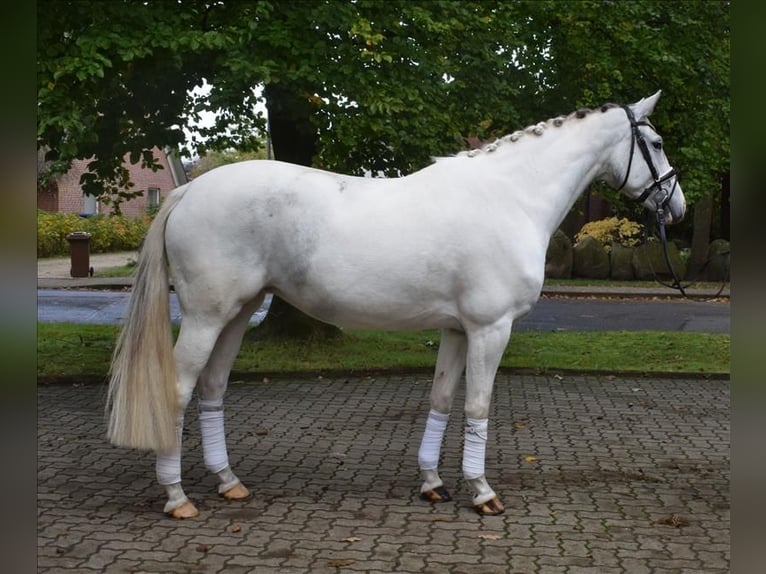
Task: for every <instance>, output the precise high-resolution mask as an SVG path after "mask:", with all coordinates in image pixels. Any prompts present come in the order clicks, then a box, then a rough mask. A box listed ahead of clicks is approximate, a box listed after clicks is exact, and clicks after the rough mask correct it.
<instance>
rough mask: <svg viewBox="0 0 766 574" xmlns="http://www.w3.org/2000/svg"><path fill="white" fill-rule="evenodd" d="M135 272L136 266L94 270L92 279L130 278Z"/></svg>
mask: <svg viewBox="0 0 766 574" xmlns="http://www.w3.org/2000/svg"><path fill="white" fill-rule="evenodd" d="M135 272H136V264H135V263H133V264H131V265H121V266H119V267H106V268H104V269H96V270H95V273H93V276H94V277H130V276H131V275H133V274H134V273H135Z"/></svg>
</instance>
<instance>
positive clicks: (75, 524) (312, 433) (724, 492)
mask: <svg viewBox="0 0 766 574" xmlns="http://www.w3.org/2000/svg"><path fill="white" fill-rule="evenodd" d="M429 387H430V384H429V381H428V380H427V377H425V376H423V375H419V376H398V375H397V376H384V377H383V376H382V377H378V378H377V379H375V378H373V379H369V378H350V379H348V380H345V379H342V378H337V379H332V380H330V379H324V380H272V381H270V382H239V383H233V384H232V385H231V388H230V390H229V393H228V395H227V403H226V404H227V423H228V424H227V426H228V435H229V451H230V458H231V461H232V465H233V467H234V468H235V470H236V471H237V473H238V474H239V476H240V477H241V478H242V480H243V482H245V484H246V485H247V486H248V487H250V488H251V489H252V490H253V493H254V496H253V498H251V499H250V500H248V501H245V502H233V503H232V502H225V501H223V500H222V499H220V498H218V497H217V495H216V494H215V486H216V484H215V480H214V477H212V476H211V475H209V474H208V473H207V472H206V471H205V469H204V467H203V464H202V456H201V453H200V450H199V431H198V427H197V420H196V414H194V413H192V412H191V411H192V410H193V409H190V411H189V413H188V414H187V431H186V432H185V443H184V445H185V458H184V480H185V486H186V489H187V493H188V494H189V495H190V497H191V498H193V499H194V500H195V501H196V502H197V503H198V505H199V507H200V510H201V515H200V517H199V518H197V519H194V520H190V521H173V520H170V519H168V518H165V517H164V516H163V515H162V505H163V503H164V494H163V492H162V491H161V490H160V488H159V487H158V486H157V485H156V484H155V482H154V459H153V456H152V455H151V454H149V453H141V452H137V451H130V450H124V449H117V448H114V447H112V446H110V445H109V444H107V443H106V441H105V440H104V438H103V435H104V426H103V400H104V394H105V387H102V386H76V385H71V386H41V387H40V388H39V390H38V433H39V434H38V539H37V540H38V555H37V560H38V572H45V573H52V572H109V573H120V572H135V573H137V572H195V573H196V572H226V573H239V572H255V573H303V572H312V573H314V572H318V573H338V572H373V573H382V574H389V573H391V572H396V573H406V572H417V573H434V574H437V573H438V574H441V573H452V574H457V573H466V574H469V573H470V574H482V573H523V574H528V573H536V572H542V573H556V572H572V573H577V572H593V573H596V572H598V573H610V572H628V573H631V574H640V573H643V572H651V573H671V572H683V573H692V572H728V570H729V542H730V540H729V494H728V492H729V383H728V381H720V380H667V379H666V380H651V379H632V378H630V379H626V378H622V377H616V378H615V377H580V376H572V377H568V376H565V377H563V378H559V377H556V376H521V375H511V376H509V375H500V376H499V377H498V382H497V385H496V391H495V398H494V402H493V413H492V418H491V423H490V442H489V447H488V460H487V474H488V476H489V479H490V482H491V484H492V485H493V486H494V488H495V490H496V491H497V492H498V494H499V495H500V497H501V499H502V500H503V501H504V503H505V505H506V512H505V514H503V515H500V516H494V517H480V516H478V515H476V514H475V513H474V512H473V510H472V509H471V507H470V499H469V495H468V493H467V492H466V489H465V485H464V483H463V481H462V479H461V472H460V454H461V436H462V426H463V421H462V413H461V411H460V409H459V408H458V406H459V404H460V403H456V405H455V407H456V408H455V410H454V411H453V416H452V420H451V421H450V424H449V426H448V430H447V436H446V444H445V449H444V450H443V454H442V459H443V462H442V477H443V478H444V480H445V484H446V486H447V487H448V488H449V489H450V490H451V492H452V494H453V501H451V502H447V503H442V504H438V505H431V504H429V503H426V502H422V501H420V500H419V498H418V494H417V491H418V488H419V485H420V481H419V477H418V472H417V449H418V446H419V441H420V436H421V432H422V427H423V425H424V423H425V416H426V413H427V411H428V406H427V404H428V403H427V397H428V390H429Z"/></svg>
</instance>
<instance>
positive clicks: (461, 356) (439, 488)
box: [418, 329, 466, 502]
mask: <svg viewBox="0 0 766 574" xmlns="http://www.w3.org/2000/svg"><path fill="white" fill-rule="evenodd" d="M465 361H466V337H465V333H462V332H459V331H453V330H451V329H444V330H443V331H442V336H441V342H440V344H439V354H438V356H437V359H436V372H435V373H434V381H433V385H432V387H431V411H430V412H429V413H428V420H427V421H426V429H425V432H424V433H423V440H422V441H421V443H420V450H419V452H418V464H419V466H420V473H421V476H422V477H423V484H422V486H421V487H420V497H421V498H422V499H423V500H428V501H431V502H445V501H447V500H451V497H450V495H449V492H448V491H447V489H446V488H444V483H443V482H442V480H441V478H440V477H439V471H438V467H439V454H440V452H441V445H442V439H443V438H444V431H445V430H446V428H447V421H448V420H449V412H450V409H451V407H452V399H453V397H454V396H455V389H456V387H457V383H458V382H459V381H460V378H461V377H462V376H463V369H465Z"/></svg>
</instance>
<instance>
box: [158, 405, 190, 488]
mask: <svg viewBox="0 0 766 574" xmlns="http://www.w3.org/2000/svg"><path fill="white" fill-rule="evenodd" d="M183 428H184V417H183V415H181V416H180V417H178V420H177V421H176V437H177V440H176V448H175V449H174V450H173V451H171V452H158V453H157V465H156V470H157V482H159V483H160V484H161V485H162V486H168V485H171V484H180V482H181V433H182V432H183Z"/></svg>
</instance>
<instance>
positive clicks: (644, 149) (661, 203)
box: [612, 91, 686, 223]
mask: <svg viewBox="0 0 766 574" xmlns="http://www.w3.org/2000/svg"><path fill="white" fill-rule="evenodd" d="M659 98H660V92H659V91H658V92H657V93H656V94H654V95H653V96H650V97H648V98H644V99H642V100H641V101H639V102H636V103H635V104H633V105H630V106H622V109H623V110H624V111H625V116H626V118H625V119H626V123H625V133H626V137H625V138H624V139H623V140H622V141H623V142H624V146H623V145H619V146H617V149H616V150H615V154H616V156H615V158H614V163H613V166H614V170H613V171H614V175H613V178H612V179H613V181H614V185H615V186H616V187H617V189H618V190H621V191H622V192H623V193H624V194H625V195H627V196H628V197H630V198H631V199H633V200H635V201H638V202H640V203H643V204H644V206H645V207H647V208H649V209H651V210H652V211H657V212H661V213H663V214H664V218H665V223H678V222H679V221H681V220H682V219H683V217H684V213H685V212H686V200H685V199H684V194H683V192H682V191H681V186H680V185H678V174H677V173H676V170H675V169H673V168H672V167H671V166H670V163H669V162H668V158H667V157H665V151H664V149H663V147H662V137H660V135H659V134H658V133H657V131H656V130H655V129H654V126H652V124H651V123H650V122H649V119H648V118H649V115H650V114H651V113H652V110H654V106H655V104H656V103H657V100H658V99H659Z"/></svg>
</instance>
